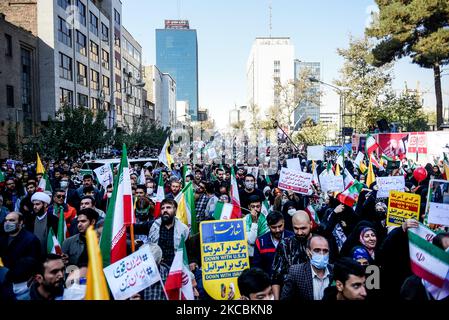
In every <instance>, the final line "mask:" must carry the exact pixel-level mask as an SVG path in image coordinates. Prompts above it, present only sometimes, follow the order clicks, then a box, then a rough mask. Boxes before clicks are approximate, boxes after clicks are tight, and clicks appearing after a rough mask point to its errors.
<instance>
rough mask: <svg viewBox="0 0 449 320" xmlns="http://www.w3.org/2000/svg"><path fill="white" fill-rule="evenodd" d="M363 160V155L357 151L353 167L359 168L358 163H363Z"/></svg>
mask: <svg viewBox="0 0 449 320" xmlns="http://www.w3.org/2000/svg"><path fill="white" fill-rule="evenodd" d="M364 158H365V154H364V153H362V152H360V151H359V153H357V157H356V158H355V160H354V163H355V165H356V166H357V167H359V166H360V162H361V161H363V159H364Z"/></svg>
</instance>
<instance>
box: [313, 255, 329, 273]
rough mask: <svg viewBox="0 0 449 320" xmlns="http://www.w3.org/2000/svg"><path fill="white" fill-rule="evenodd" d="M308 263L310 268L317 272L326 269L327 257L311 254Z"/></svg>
mask: <svg viewBox="0 0 449 320" xmlns="http://www.w3.org/2000/svg"><path fill="white" fill-rule="evenodd" d="M310 263H311V264H312V266H314V267H315V268H317V269H319V270H323V269H326V267H327V265H328V264H329V255H328V254H326V255H322V254H319V253H313V254H312V257H311V258H310Z"/></svg>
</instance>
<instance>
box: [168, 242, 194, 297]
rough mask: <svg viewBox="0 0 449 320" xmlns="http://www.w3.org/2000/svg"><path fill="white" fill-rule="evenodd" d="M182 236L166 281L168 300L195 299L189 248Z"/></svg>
mask: <svg viewBox="0 0 449 320" xmlns="http://www.w3.org/2000/svg"><path fill="white" fill-rule="evenodd" d="M184 241H185V240H184V237H181V243H180V247H179V248H178V250H177V251H176V254H175V258H174V259H173V263H172V265H171V267H170V272H169V273H168V276H167V280H166V281H165V286H164V287H165V291H166V292H167V297H168V300H194V299H195V296H194V295H193V285H192V279H190V269H189V261H188V258H187V250H186V245H185V242H184Z"/></svg>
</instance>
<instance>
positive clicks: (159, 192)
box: [154, 172, 165, 219]
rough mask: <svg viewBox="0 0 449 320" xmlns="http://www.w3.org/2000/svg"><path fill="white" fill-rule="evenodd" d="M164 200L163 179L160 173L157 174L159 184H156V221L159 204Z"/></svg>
mask: <svg viewBox="0 0 449 320" xmlns="http://www.w3.org/2000/svg"><path fill="white" fill-rule="evenodd" d="M164 199H165V191H164V178H163V177H162V172H160V173H159V182H158V184H157V194H156V206H155V207H154V218H155V219H157V218H159V216H160V215H161V202H162V200H164Z"/></svg>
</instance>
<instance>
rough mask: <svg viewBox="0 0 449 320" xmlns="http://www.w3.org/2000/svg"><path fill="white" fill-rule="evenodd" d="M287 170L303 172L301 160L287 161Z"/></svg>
mask: <svg viewBox="0 0 449 320" xmlns="http://www.w3.org/2000/svg"><path fill="white" fill-rule="evenodd" d="M287 168H289V169H290V170H296V171H302V168H301V162H300V161H299V158H294V159H287Z"/></svg>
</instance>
